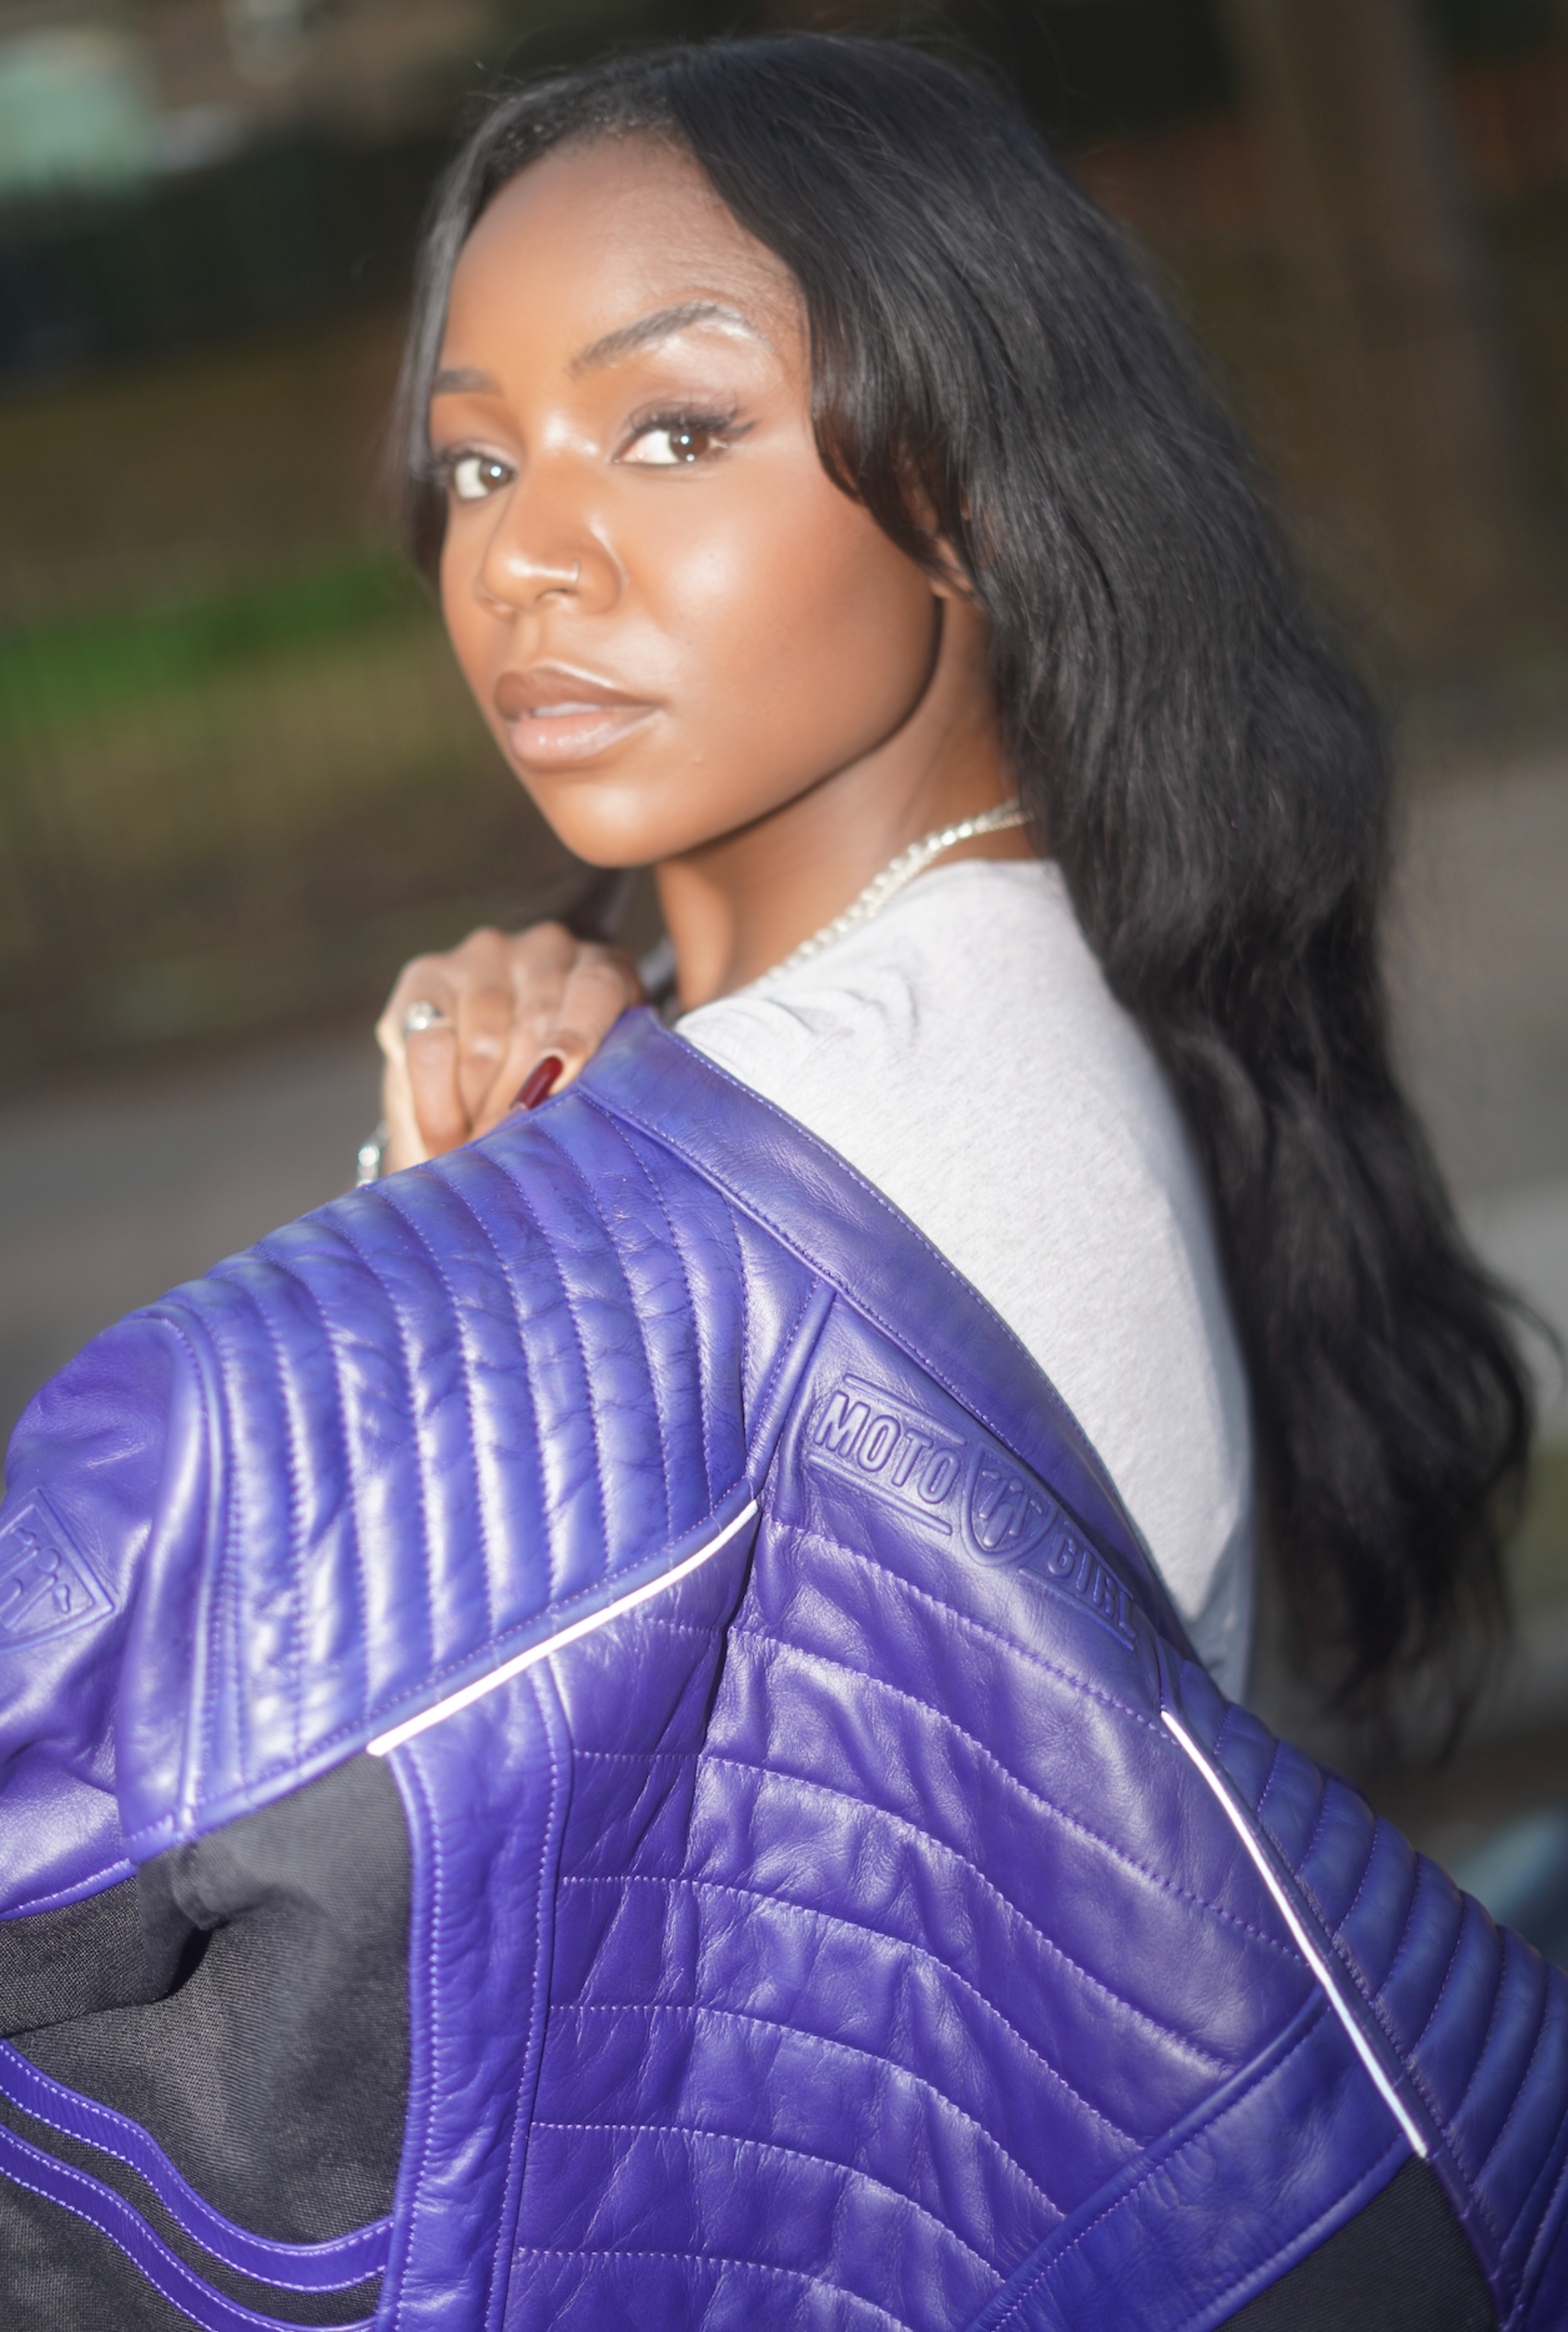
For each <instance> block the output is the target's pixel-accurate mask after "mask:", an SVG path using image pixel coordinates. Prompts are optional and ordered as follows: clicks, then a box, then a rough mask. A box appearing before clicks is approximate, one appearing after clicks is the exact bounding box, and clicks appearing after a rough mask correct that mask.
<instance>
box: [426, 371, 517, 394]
mask: <svg viewBox="0 0 1568 2332" xmlns="http://www.w3.org/2000/svg"><path fill="white" fill-rule="evenodd" d="M430 394H431V396H432V397H499V396H500V394H501V390H500V388H499V387H498V386H497V384H496V383H495V382H494V381H492V379H491V378H490V375H489V374H488V373H487V372H475V371H474V369H473V366H472V365H447V366H445V368H443V370H442V371H440V372H438V373H437V374H436V376H435V379H434V380H433V381H432V382H431V384H430Z"/></svg>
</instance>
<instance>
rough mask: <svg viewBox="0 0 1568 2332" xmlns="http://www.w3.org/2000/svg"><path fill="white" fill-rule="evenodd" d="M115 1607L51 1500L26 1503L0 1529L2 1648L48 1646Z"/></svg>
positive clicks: (33, 1498) (28, 1499) (26, 1500)
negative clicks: (50, 1642) (58, 1637)
mask: <svg viewBox="0 0 1568 2332" xmlns="http://www.w3.org/2000/svg"><path fill="white" fill-rule="evenodd" d="M113 1609H114V1604H113V1601H112V1599H111V1597H110V1596H109V1595H108V1594H107V1593H106V1592H105V1591H104V1589H103V1588H102V1587H101V1586H100V1583H99V1582H98V1581H97V1580H96V1579H95V1578H94V1576H93V1574H92V1572H91V1570H90V1569H89V1568H88V1565H87V1563H86V1561H85V1559H84V1558H83V1557H82V1556H81V1554H79V1553H77V1550H76V1549H75V1547H74V1546H72V1544H71V1541H70V1539H69V1537H68V1536H67V1535H66V1532H65V1527H64V1525H63V1524H62V1522H61V1520H60V1517H59V1515H56V1514H55V1512H54V1510H53V1507H52V1506H51V1505H49V1503H48V1501H47V1499H45V1498H43V1496H40V1495H38V1494H37V1493H34V1495H33V1496H32V1497H30V1498H27V1499H24V1502H23V1504H22V1505H21V1506H20V1507H19V1508H18V1509H17V1511H16V1513H15V1514H14V1515H12V1517H11V1520H10V1521H9V1522H8V1523H7V1524H6V1525H5V1529H4V1530H0V1649H8V1648H9V1647H10V1646H11V1645H13V1644H40V1643H43V1642H46V1641H47V1640H49V1639H52V1638H53V1637H55V1636H63V1635H66V1634H68V1633H69V1632H70V1630H72V1628H81V1627H84V1626H85V1625H86V1624H87V1622H88V1621H89V1620H98V1619H101V1618H102V1616H103V1615H104V1613H106V1612H108V1611H112V1610H113Z"/></svg>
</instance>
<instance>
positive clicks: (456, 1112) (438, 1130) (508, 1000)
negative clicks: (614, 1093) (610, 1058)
mask: <svg viewBox="0 0 1568 2332" xmlns="http://www.w3.org/2000/svg"><path fill="white" fill-rule="evenodd" d="M642 1000H643V990H642V984H641V982H640V981H639V980H638V978H637V974H636V966H635V965H634V963H633V961H632V959H631V957H630V956H629V955H626V954H624V953H623V952H622V951H621V950H620V949H619V948H609V947H598V946H596V945H594V944H593V943H592V942H591V941H587V940H577V939H573V937H572V935H571V933H570V932H569V931H568V930H567V929H566V928H565V926H564V925H563V924H561V923H535V924H534V925H533V927H532V929H531V930H530V931H526V932H515V933H510V934H509V933H507V932H491V931H481V932H470V933H469V936H468V937H467V939H465V940H464V942H463V944H462V946H461V947H456V948H454V949H453V950H452V951H451V952H450V953H449V954H446V955H420V956H416V957H415V959H414V961H413V962H412V963H408V964H405V966H404V968H403V970H402V972H401V973H400V974H399V976H398V980H397V987H396V988H394V989H393V990H392V993H391V996H390V997H389V998H388V999H387V1009H386V1010H385V1011H384V1012H383V1013H382V1015H381V1018H380V1019H379V1020H378V1022H377V1024H376V1036H377V1040H378V1043H379V1045H380V1047H381V1050H382V1052H383V1054H384V1055H385V1056H386V1062H387V1066H386V1068H385V1069H384V1071H383V1072H382V1078H381V1113H382V1115H383V1116H384V1117H385V1119H386V1121H387V1145H386V1150H385V1152H384V1158H383V1171H385V1172H387V1173H389V1174H390V1173H396V1172H397V1170H398V1169H399V1168H400V1167H404V1166H415V1165H417V1164H418V1162H419V1161H420V1160H421V1159H423V1158H435V1157H439V1156H440V1154H441V1152H443V1151H445V1150H455V1149H456V1147H457V1145H458V1143H459V1142H470V1141H472V1140H473V1137H474V1135H475V1134H479V1133H488V1132H489V1131H490V1128H491V1127H492V1125H498V1124H499V1123H501V1120H502V1118H503V1117H504V1116H505V1115H506V1114H507V1113H508V1111H509V1110H510V1109H511V1108H512V1104H513V1103H514V1102H515V1101H516V1099H517V1096H518V1093H519V1089H520V1088H521V1086H522V1085H523V1083H524V1081H525V1080H527V1079H529V1078H531V1076H532V1075H533V1073H535V1072H536V1071H537V1072H539V1078H538V1082H540V1084H541V1085H543V1088H544V1092H549V1093H559V1091H560V1089H561V1087H562V1086H563V1085H570V1083H571V1081H572V1079H573V1077H575V1076H576V1075H577V1074H578V1070H579V1069H580V1068H582V1067H583V1066H585V1065H586V1064H587V1063H588V1061H590V1060H591V1059H592V1058H593V1056H594V1055H595V1053H597V1052H598V1048H599V1047H600V1045H601V1044H602V1043H603V1041H604V1039H605V1037H607V1035H608V1033H609V1031H610V1029H611V1028H612V1027H614V1025H615V1023H616V1022H617V1020H618V1019H619V1018H620V1016H621V1014H622V1013H623V1012H624V1011H626V1008H627V1007H628V1006H629V1005H633V1004H640V1003H641V1002H642ZM419 1007H425V1008H426V1009H425V1011H421V1010H419V1009H418V1008H419ZM432 1008H433V1009H432ZM422 1020H423V1021H425V1024H426V1025H425V1026H424V1027H420V1025H419V1024H420V1022H421V1021H422ZM550 1059H554V1060H557V1061H559V1064H560V1067H559V1072H558V1074H557V1075H555V1076H554V1077H550V1076H549V1075H548V1072H547V1071H546V1070H545V1068H544V1066H543V1065H544V1064H545V1063H546V1062H548V1061H550ZM538 1097H539V1098H540V1100H542V1099H543V1097H544V1093H543V1092H541V1093H540V1094H539V1096H538Z"/></svg>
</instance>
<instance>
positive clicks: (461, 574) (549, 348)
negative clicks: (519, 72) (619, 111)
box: [430, 139, 939, 865]
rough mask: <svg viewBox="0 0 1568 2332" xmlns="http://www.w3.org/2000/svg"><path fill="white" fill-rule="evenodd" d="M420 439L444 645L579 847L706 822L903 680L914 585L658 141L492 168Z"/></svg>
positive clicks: (746, 802)
mask: <svg viewBox="0 0 1568 2332" xmlns="http://www.w3.org/2000/svg"><path fill="white" fill-rule="evenodd" d="M430 435H431V444H432V446H433V448H434V450H435V456H436V459H437V461H438V463H439V464H440V466H441V469H442V472H443V473H444V475H445V480H446V489H447V510H448V516H447V527H446V539H445V548H444V550H443V553H442V560H441V594H442V602H443V606H444V607H445V616H446V622H447V626H448V627H449V629H450V632H451V635H452V640H453V645H454V648H455V650H456V653H457V656H458V660H459V662H460V663H461V664H462V666H463V670H464V674H465V675H466V677H467V679H468V682H469V684H470V686H471V687H472V688H473V693H474V694H475V696H476V697H477V698H478V700H479V703H480V705H481V707H482V709H483V712H484V714H485V717H486V719H487V720H488V721H489V722H490V725H491V727H492V729H493V731H495V734H496V736H497V738H498V739H499V740H500V741H501V744H502V749H503V750H504V751H505V752H506V754H507V756H508V759H509V760H511V762H512V766H513V768H514V769H516V770H517V771H518V773H519V775H520V776H521V779H522V780H523V783H524V784H525V785H526V786H527V788H528V789H529V791H530V793H531V795H532V796H533V798H534V799H535V800H536V801H537V802H538V804H539V806H540V809H541V810H542V811H543V812H544V815H545V816H546V817H548V818H549V820H550V824H551V825H552V826H553V827H555V829H556V831H557V832H558V833H559V835H560V836H561V837H562V839H563V840H564V841H565V842H566V843H567V844H568V846H569V847H570V848H571V849H572V850H574V851H576V852H577V853H578V855H579V856H581V857H583V858H586V859H588V860H590V861H592V862H594V863H596V864H598V865H645V864H648V863H650V862H656V861H658V860H661V859H664V858H669V857H672V856H674V855H677V854H680V853H682V852H685V851H689V850H692V849H694V848H697V847H699V846H701V845H703V844H704V843H707V842H712V841H714V840H716V839H718V838H719V837H720V836H725V835H728V834H731V833H733V832H735V831H736V830H737V829H738V828H740V827H745V826H749V825H750V824H751V823H752V821H754V820H756V819H758V818H760V817H766V816H767V815H768V814H769V813H770V812H771V811H774V810H777V809H779V808H781V807H782V806H783V805H785V804H786V803H789V802H790V801H793V800H795V799H796V798H798V797H799V796H800V795H801V794H803V793H804V792H806V791H807V790H808V788H812V787H814V786H816V785H817V784H818V783H819V782H820V781H821V780H822V779H825V778H828V777H831V776H832V775H834V774H835V773H837V772H838V771H841V770H844V769H847V768H849V767H852V766H853V765H854V764H856V762H858V761H860V760H863V759H864V757H865V756H866V755H867V754H869V753H871V752H873V751H874V750H875V749H876V748H877V747H878V746H880V745H882V744H884V742H885V741H887V740H888V739H890V738H891V737H893V736H894V733H895V732H896V731H898V730H899V728H900V727H901V726H902V724H903V723H904V722H905V721H906V720H907V719H908V718H909V716H910V714H911V712H913V709H914V708H915V707H916V706H917V705H918V704H919V702H920V700H921V696H922V693H923V690H924V689H925V686H926V683H927V682H928V679H929V678H930V675H931V673H932V664H933V658H934V656H935V654H936V645H937V640H938V637H939V625H938V621H937V614H938V610H937V605H936V599H937V594H936V593H935V592H934V591H933V588H932V583H931V582H930V580H929V579H928V578H926V576H925V575H924V574H923V572H922V571H921V569H919V568H917V567H916V566H915V565H914V564H913V561H912V560H910V559H907V558H906V557H905V556H904V553H903V552H902V551H900V550H897V549H896V548H895V547H894V544H893V543H891V542H890V541H889V540H888V539H887V537H886V536H885V535H884V533H883V532H882V531H881V530H880V528H878V527H877V526H876V525H875V523H874V521H872V520H871V519H870V518H869V517H868V516H867V515H866V513H865V511H864V510H862V509H861V508H860V507H859V505H858V504H857V503H856V502H851V501H850V500H849V498H848V497H847V496H846V494H844V493H842V492H839V490H838V489H837V487H836V486H835V485H833V484H832V483H831V482H830V481H829V479H828V477H827V473H826V472H825V471H824V470H823V467H822V464H821V462H820V460H819V459H818V456H817V448H816V444H815V442H814V440H813V437H812V433H811V416H810V379H809V368H808V350H807V347H806V340H805V331H804V324H803V319H802V314H801V310H800V305H799V301H798V294H797V292H796V288H795V285H794V283H793V281H792V279H791V278H790V277H789V274H788V273H787V272H786V271H785V270H784V269H783V267H782V266H781V265H780V264H779V262H778V261H777V260H776V259H775V258H774V257H773V256H772V255H771V253H769V252H767V251H765V250H764V249H763V248H762V246H761V245H760V244H757V243H755V242H753V241H752V239H751V237H750V236H749V235H747V234H744V233H743V231H742V230H741V227H740V226H739V225H737V224H736V222H735V221H734V219H733V218H731V215H730V214H729V212H728V211H726V210H725V209H724V207H723V206H722V204H721V203H720V202H719V201H718V199H717V197H716V196H714V195H713V193H712V190H711V189H710V188H709V186H708V185H707V182H706V181H705V180H704V179H703V177H702V176H701V174H700V173H699V172H698V170H697V169H696V167H695V166H694V165H693V164H692V163H691V162H690V161H688V160H685V159H684V158H682V157H680V156H679V155H678V154H674V153H672V152H670V151H668V150H666V149H665V148H662V147H660V146H658V145H657V144H655V143H654V142H652V141H649V140H645V139H624V140H619V141H611V140H606V141H603V142H600V143H596V144H593V145H588V146H573V147H569V148H558V149H557V150H556V151H555V152H554V153H552V154H550V155H549V156H547V157H546V158H544V159H543V160H542V161H540V162H538V163H536V164H534V165H533V166H532V167H531V168H529V169H527V170H525V171H524V172H523V173H522V175H521V177H518V178H515V179H514V180H512V183H511V184H510V185H509V186H506V187H505V188H504V189H503V190H502V193H501V194H500V195H499V196H497V198H496V200H495V201H494V202H493V203H492V205H491V207H490V208H489V210H488V211H486V213H485V214H484V215H483V218H482V219H481V220H480V221H479V223H478V225H476V227H475V228H474V230H473V234H471V236H470V237H469V240H468V243H467V244H466V246H465V247H464V252H463V254H462V257H461V259H460V261H459V263H458V267H457V272H456V277H455V281H454V285H453V292H452V301H451V307H450V311H449V313H448V317H447V323H446V332H445V340H444V343H443V349H442V359H441V371H440V374H439V376H438V378H437V380H436V384H435V395H434V397H433V399H432V403H431V411H430Z"/></svg>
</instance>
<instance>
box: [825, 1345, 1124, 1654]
mask: <svg viewBox="0 0 1568 2332" xmlns="http://www.w3.org/2000/svg"><path fill="white" fill-rule="evenodd" d="M806 1455H807V1458H808V1461H809V1462H810V1464H812V1465H813V1466H816V1467H820V1468H821V1469H822V1471H823V1472H824V1473H827V1474H832V1475H836V1476H837V1477H838V1479H839V1480H840V1481H844V1482H850V1483H853V1484H854V1486H855V1487H856V1489H857V1490H862V1491H866V1492H869V1494H870V1495H871V1496H873V1497H874V1498H876V1499H878V1500H880V1501H881V1502H882V1503H883V1504H884V1505H890V1506H895V1507H896V1508H897V1509H898V1511H899V1512H900V1513H901V1514H903V1515H906V1516H908V1517H909V1518H910V1519H911V1520H913V1521H914V1522H917V1523H918V1524H920V1525H921V1527H922V1528H923V1530H928V1531H933V1532H935V1533H936V1534H937V1535H938V1536H939V1537H942V1538H953V1537H955V1536H956V1537H957V1538H958V1539H959V1540H960V1541H961V1544H963V1545H964V1546H965V1547H966V1548H967V1549H968V1551H969V1553H970V1554H971V1555H973V1556H975V1557H977V1558H978V1559H979V1560H980V1562H981V1563H988V1564H995V1565H997V1566H998V1567H1001V1566H1003V1565H1005V1566H1007V1567H1009V1569H1016V1570H1020V1571H1027V1572H1028V1573H1029V1574H1030V1575H1031V1577H1033V1578H1036V1579H1038V1580H1041V1581H1043V1582H1045V1583H1046V1584H1047V1586H1050V1587H1054V1588H1056V1589H1057V1590H1058V1591H1062V1592H1065V1593H1066V1594H1067V1595H1069V1596H1071V1597H1072V1599H1073V1601H1074V1602H1075V1603H1076V1606H1077V1608H1078V1609H1079V1610H1081V1611H1083V1612H1085V1614H1086V1616H1087V1617H1088V1618H1090V1619H1091V1620H1095V1622H1096V1623H1097V1624H1098V1625H1099V1626H1100V1627H1102V1628H1104V1629H1105V1630H1108V1632H1109V1633H1110V1634H1111V1635H1113V1636H1114V1637H1115V1638H1116V1639H1117V1641H1118V1642H1119V1643H1123V1644H1131V1643H1133V1642H1135V1641H1136V1638H1135V1637H1134V1634H1133V1601H1132V1598H1131V1597H1130V1596H1129V1594H1128V1593H1127V1591H1126V1589H1125V1588H1124V1587H1123V1585H1122V1582H1121V1581H1120V1580H1119V1579H1117V1578H1116V1577H1115V1575H1114V1572H1111V1571H1110V1570H1108V1569H1107V1567H1106V1565H1105V1564H1104V1563H1102V1562H1101V1560H1100V1558H1099V1556H1098V1555H1097V1554H1096V1553H1095V1551H1094V1549H1093V1548H1092V1547H1090V1546H1089V1545H1087V1544H1085V1541H1084V1539H1083V1538H1081V1537H1080V1536H1079V1534H1078V1533H1077V1532H1076V1530H1075V1529H1074V1528H1073V1526H1072V1524H1071V1523H1070V1522H1069V1521H1068V1519H1067V1517H1066V1515H1065V1514H1064V1513H1063V1512H1062V1509H1061V1507H1060V1506H1059V1505H1057V1504H1056V1500H1055V1498H1053V1497H1052V1496H1051V1495H1050V1492H1049V1491H1048V1490H1047V1489H1046V1488H1045V1487H1044V1486H1043V1485H1042V1484H1040V1483H1038V1482H1037V1481H1036V1480H1035V1478H1034V1477H1033V1475H1031V1474H1028V1473H1026V1472H1025V1471H1024V1469H1023V1468H1022V1467H1020V1466H1017V1465H1015V1464H1014V1463H1013V1462H1012V1460H1011V1459H1010V1458H1005V1457H1004V1456H1003V1455H1002V1454H1001V1452H1000V1451H999V1450H998V1449H997V1448H994V1447H993V1446H992V1445H991V1444H990V1443H989V1442H983V1441H975V1440H971V1439H970V1438H968V1437H965V1436H961V1435H959V1434H956V1433H954V1432H953V1431H952V1429H951V1427H948V1426H944V1425H939V1424H938V1423H937V1422H936V1421H935V1420H934V1419H932V1418H929V1417H926V1416H924V1415H923V1413H922V1412H921V1410H918V1409H915V1408H914V1407H913V1405H912V1404H911V1403H910V1402H909V1401H906V1400H903V1399H902V1398H901V1397H900V1396H899V1395H898V1394H897V1393H892V1392H888V1391H885V1389H884V1387H883V1386H881V1385H875V1384H873V1383H871V1382H870V1381H869V1380H868V1379H866V1378H865V1377H856V1376H845V1377H841V1378H840V1379H839V1381H838V1382H837V1384H836V1385H835V1386H834V1387H833V1388H832V1390H831V1391H829V1392H827V1394H826V1395H825V1396H824V1398H823V1399H822V1400H819V1401H818V1402H817V1407H816V1409H815V1410H814V1411H813V1412H812V1415H811V1419H810V1420H809V1422H808V1426H807V1429H806Z"/></svg>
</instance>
